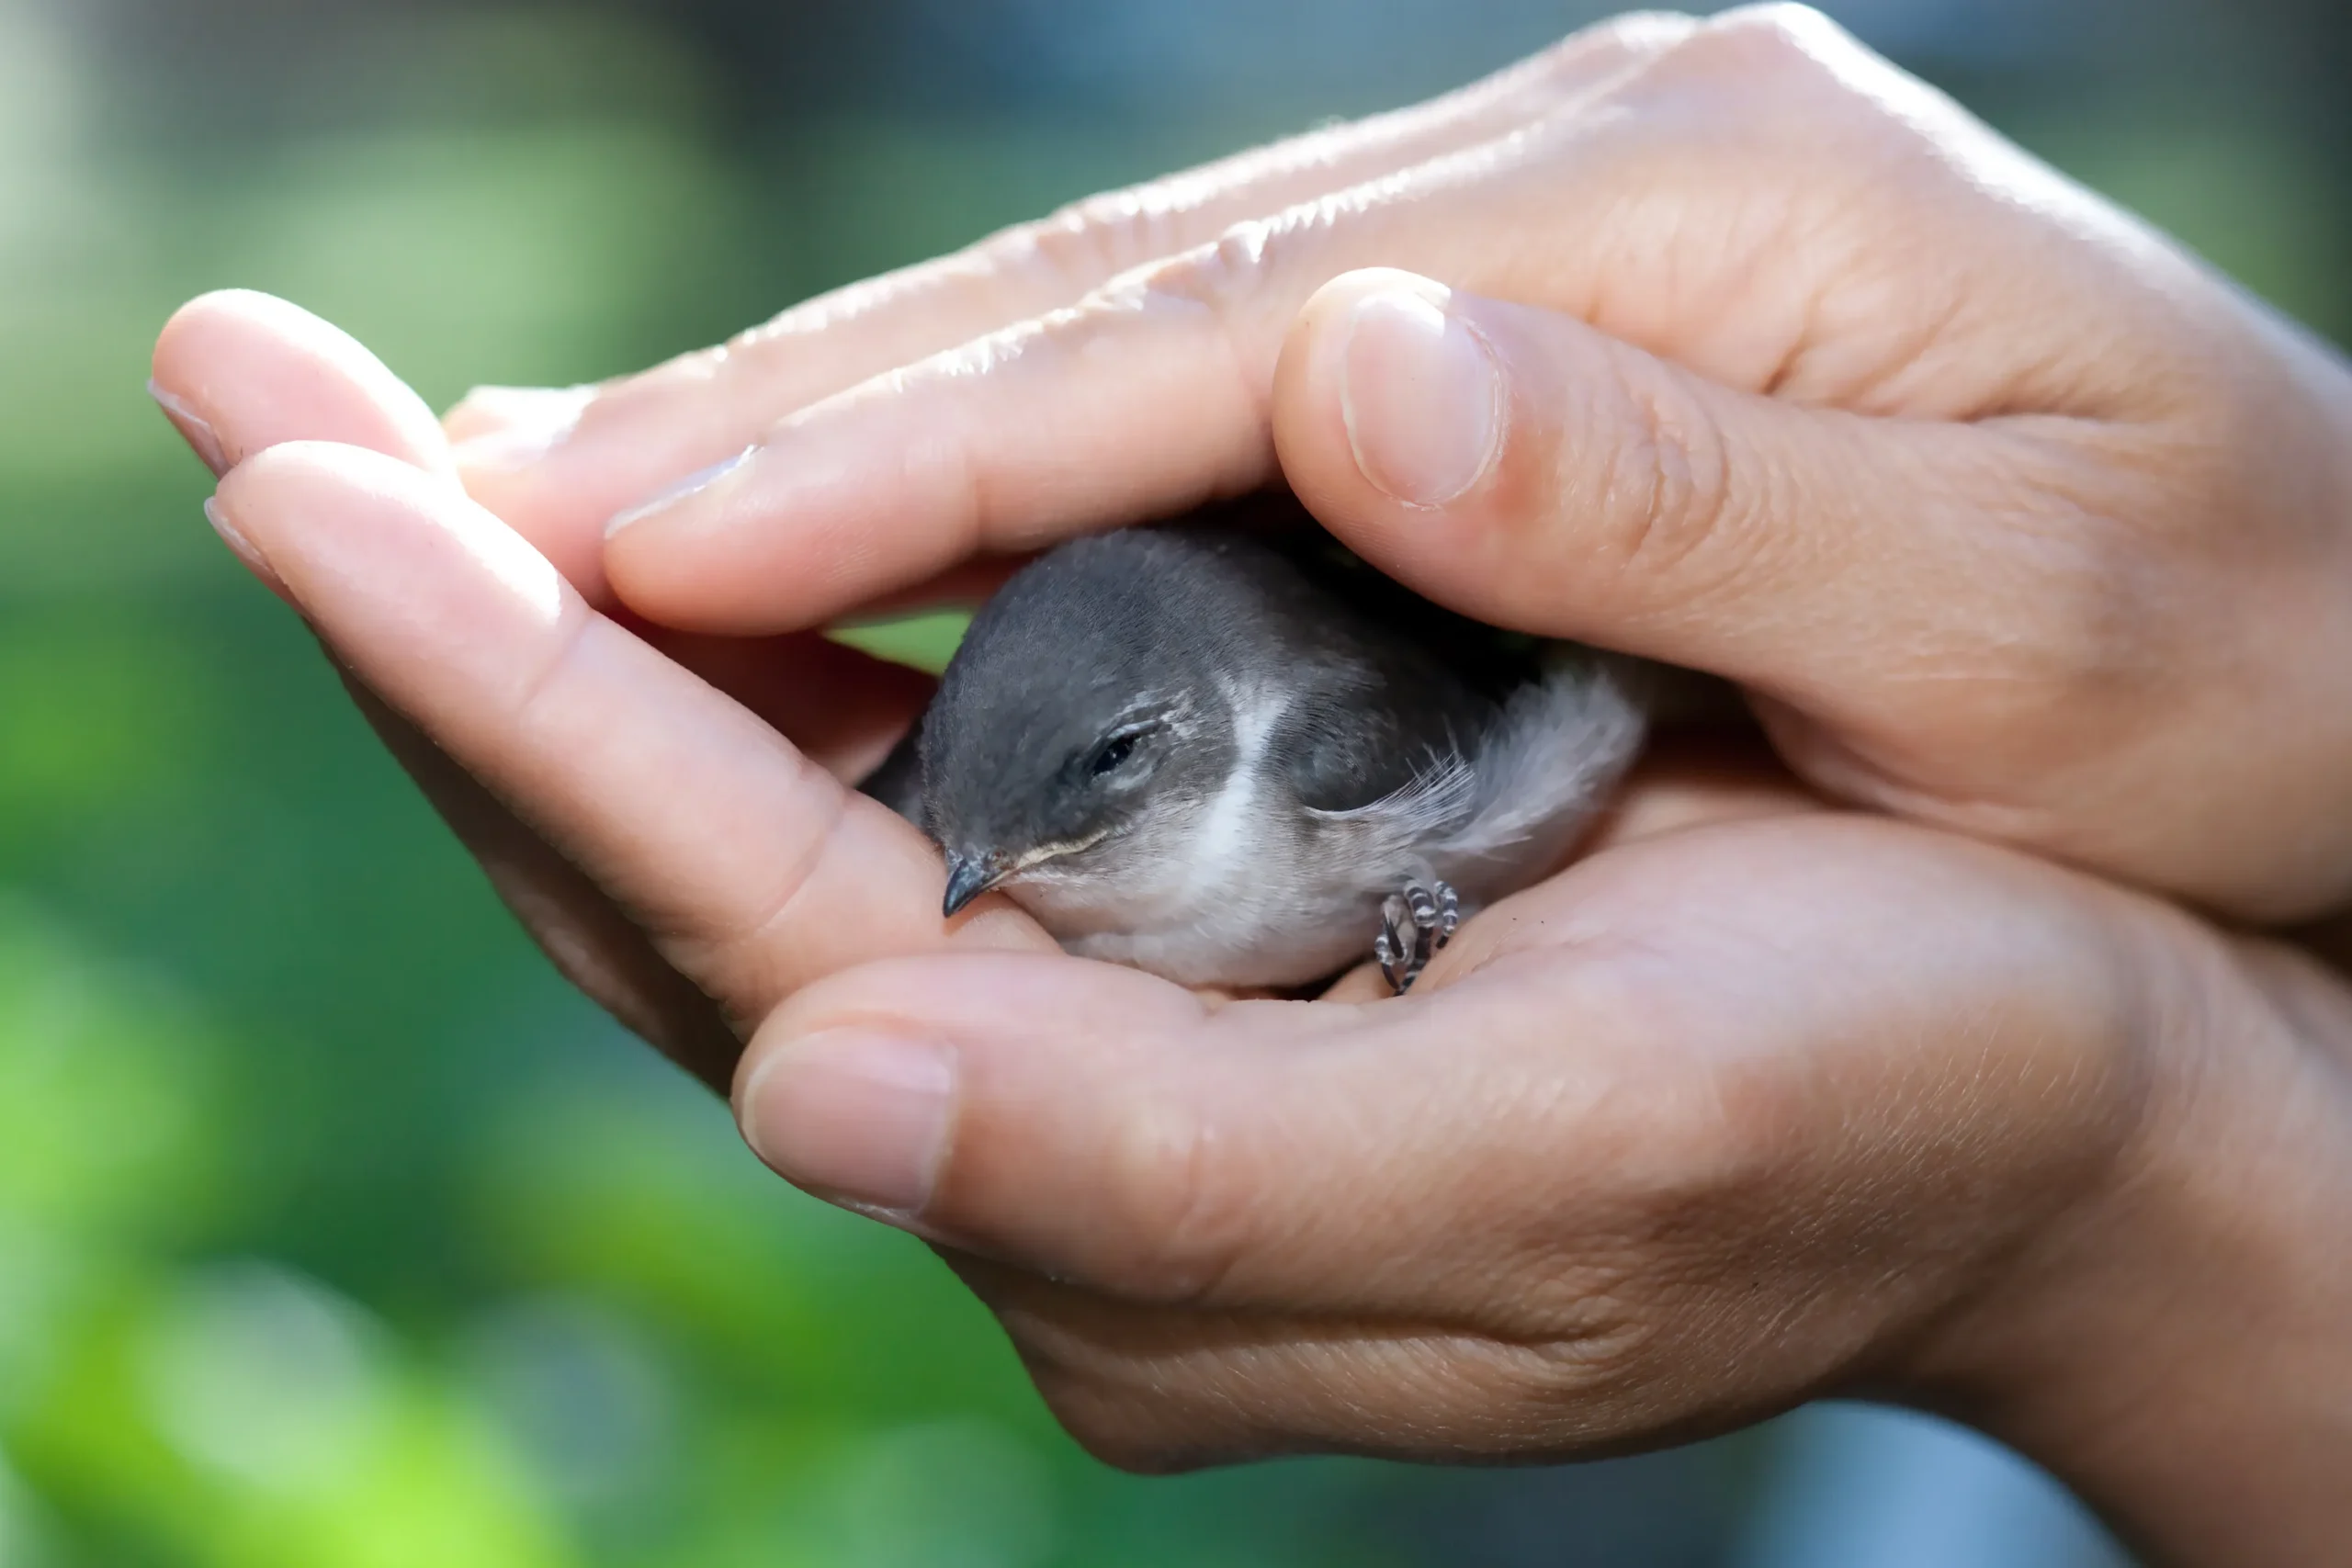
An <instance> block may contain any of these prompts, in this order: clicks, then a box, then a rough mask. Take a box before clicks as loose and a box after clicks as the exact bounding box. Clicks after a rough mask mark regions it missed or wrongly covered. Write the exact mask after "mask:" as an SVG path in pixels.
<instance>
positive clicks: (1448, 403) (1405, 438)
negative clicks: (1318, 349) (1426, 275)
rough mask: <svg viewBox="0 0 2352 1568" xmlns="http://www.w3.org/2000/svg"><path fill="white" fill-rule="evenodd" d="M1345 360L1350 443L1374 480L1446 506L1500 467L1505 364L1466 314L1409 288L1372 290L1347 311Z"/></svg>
mask: <svg viewBox="0 0 2352 1568" xmlns="http://www.w3.org/2000/svg"><path fill="white" fill-rule="evenodd" d="M1340 364H1341V370H1340V412H1341V414H1342V416H1343V417H1344V418H1345V420H1346V422H1347V427H1348V445H1349V446H1350V447H1351V449H1352V450H1353V451H1354V453H1355V459H1356V467H1357V468H1358V469H1359V470H1361V471H1362V472H1363V477H1364V479H1366V480H1368V481H1369V482H1370V483H1371V484H1372V485H1373V486H1374V488H1375V489H1377V490H1379V491H1382V492H1383V493H1385V494H1386V495H1388V496H1390V497H1392V498H1393V499H1395V500H1397V501H1401V502H1404V503H1405V504H1407V505H1408V506H1418V507H1439V506H1443V505H1445V504H1446V503H1447V502H1451V501H1453V500H1456V499H1458V498H1459V497H1461V496H1462V495H1464V493H1466V492H1467V491H1469V490H1470V489H1471V488H1472V487H1473V486H1475V485H1476V484H1477V483H1478V481H1479V480H1481V479H1485V478H1486V477H1487V470H1488V469H1489V468H1493V467H1494V463H1495V459H1496V457H1497V456H1498V453H1499V452H1500V451H1501V448H1502V425H1503V418H1502V415H1503V378H1502V371H1501V367H1499V366H1498V364H1497V363H1496V360H1495V355H1494V350H1493V349H1492V347H1491V346H1489V345H1488V344H1487V340H1486V339H1485V338H1483V337H1481V336H1480V335H1479V334H1478V333H1477V332H1476V330H1475V329H1473V328H1472V327H1471V326H1470V325H1469V324H1468V323H1467V322H1465V321H1462V320H1461V319H1460V318H1459V317H1457V316H1455V315H1454V314H1453V313H1452V312H1451V311H1449V310H1445V309H1443V308H1442V306H1440V305H1439V304H1437V303H1436V302H1435V301H1433V300H1431V299H1429V298H1428V297H1427V296H1425V295H1423V294H1420V293H1419V292H1416V291H1414V290H1411V289H1407V288H1392V289H1386V290H1383V291H1382V292H1380V293H1376V294H1369V295H1366V296H1365V297H1364V298H1363V299H1360V300H1358V301H1357V302H1356V308H1355V310H1354V311H1353V313H1352V314H1351V315H1350V317H1349V318H1348V336H1347V342H1346V344H1344V345H1343V347H1342V350H1341V360H1340Z"/></svg>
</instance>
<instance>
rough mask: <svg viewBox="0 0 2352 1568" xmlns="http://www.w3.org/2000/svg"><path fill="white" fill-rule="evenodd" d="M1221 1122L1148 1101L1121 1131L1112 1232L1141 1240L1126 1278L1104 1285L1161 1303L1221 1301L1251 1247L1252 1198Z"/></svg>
mask: <svg viewBox="0 0 2352 1568" xmlns="http://www.w3.org/2000/svg"><path fill="white" fill-rule="evenodd" d="M1230 1169H1231V1166H1230V1157H1229V1152H1228V1150H1227V1145H1225V1143H1224V1142H1223V1140H1222V1139H1221V1138H1220V1137H1219V1135H1218V1132H1217V1129H1216V1124H1215V1123H1214V1122H1210V1121H1208V1120H1207V1119H1205V1118H1204V1117H1203V1116H1201V1115H1199V1114H1198V1113H1196V1112H1194V1111H1190V1110H1187V1109H1185V1108H1183V1107H1182V1106H1180V1105H1169V1104H1150V1103H1145V1104H1143V1105H1141V1106H1139V1107H1138V1108H1137V1109H1136V1111H1133V1112H1131V1113H1129V1114H1128V1116H1127V1117H1126V1118H1125V1122H1124V1123H1123V1124H1122V1125H1121V1126H1120V1127H1119V1129H1118V1131H1117V1133H1116V1134H1115V1140H1114V1149H1113V1156H1112V1160H1111V1207H1112V1211H1113V1216H1112V1223H1113V1225H1114V1234H1117V1235H1123V1236H1128V1237H1132V1238H1134V1240H1133V1243H1132V1246H1133V1250H1132V1251H1131V1252H1130V1254H1129V1255H1128V1256H1127V1257H1126V1258H1124V1259H1121V1260H1120V1262H1119V1264H1118V1268H1119V1271H1120V1273H1121V1275H1122V1276H1123V1277H1122V1278H1119V1279H1115V1280H1108V1281H1106V1283H1109V1284H1112V1285H1114V1287H1117V1288H1119V1289H1120V1290H1121V1292H1122V1293H1124V1294H1127V1295H1130V1296H1133V1297H1136V1298H1139V1299H1143V1300H1147V1301H1150V1302H1152V1303H1159V1304H1163V1305H1172V1306H1191V1305H1196V1304H1199V1303H1204V1302H1205V1301H1208V1300H1210V1299H1211V1298H1213V1297H1215V1296H1216V1294H1217V1293H1218V1292H1219V1290H1220V1289H1221V1288H1222V1287H1223V1285H1224V1284H1225V1282H1226V1281H1227V1280H1228V1279H1229V1278H1230V1277H1231V1276H1232V1274H1233V1271H1234V1269H1235V1268H1236V1267H1237V1266H1238V1263H1239V1261H1240V1259H1241V1258H1242V1257H1243V1256H1244V1255H1245V1253H1246V1252H1247V1250H1248V1247H1249V1244H1250V1234H1251V1219H1250V1215H1251V1203H1250V1196H1249V1194H1248V1192H1247V1190H1246V1184H1244V1183H1239V1182H1236V1181H1234V1180H1232V1179H1231V1178H1230V1174H1229V1173H1230Z"/></svg>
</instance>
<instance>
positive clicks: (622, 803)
mask: <svg viewBox="0 0 2352 1568" xmlns="http://www.w3.org/2000/svg"><path fill="white" fill-rule="evenodd" d="M154 390H155V392H156V394H157V397H158V400H160V401H161V402H162V403H163V404H164V412H166V413H167V414H168V415H169V416H170V417H171V418H172V419H173V421H174V423H176V424H177V425H178V426H179V428H180V430H181V432H182V434H185V435H186V436H187V438H188V442H189V445H190V446H193V447H194V448H195V449H196V451H197V453H198V456H199V457H202V458H203V459H204V460H205V462H206V463H207V464H208V465H209V467H211V468H212V469H213V470H214V471H215V473H216V474H221V475H225V476H229V477H228V478H227V479H226V482H225V483H224V485H223V489H222V491H221V493H220V496H219V497H217V498H216V500H215V501H214V502H213V504H212V505H211V506H210V507H209V508H208V511H209V513H211V515H212V516H213V518H214V521H215V524H216V526H218V527H220V531H221V533H222V536H223V537H224V539H225V540H226V541H227V542H228V543H229V545H230V546H231V547H232V548H233V549H234V550H236V552H237V553H238V554H239V556H240V557H242V558H243V559H244V561H245V563H246V564H247V565H248V566H249V567H250V568H252V569H253V570H254V571H255V573H256V574H257V575H259V576H260V577H261V578H262V580H263V581H265V582H266V583H268V584H269V585H270V586H271V587H272V588H273V589H274V590H275V591H276V592H277V593H278V594H279V595H280V596H281V597H283V598H285V599H286V600H288V603H289V604H292V605H293V606H294V607H295V608H296V609H297V610H299V611H300V613H301V614H302V615H304V616H305V617H306V618H307V619H308V620H309V621H310V623H311V626H312V628H313V629H314V630H315V631H316V632H317V633H318V634H319V636H320V637H321V639H322V642H323V643H324V644H325V646H326V649H327V651H328V654H329V656H330V657H331V658H332V659H333V660H334V661H335V662H336V664H337V666H338V668H339V669H340V670H341V671H342V672H343V674H344V676H345V682H346V684H347V685H348V686H349V687H350V689H351V691H352V694H353V696H354V697H355V698H356V700H357V702H358V703H359V705H360V707H361V709H362V711H363V712H365V713H366V715H367V716H368V720H369V722H370V723H371V724H373V725H374V726H375V728H376V729H377V731H378V733H379V734H380V735H381V736H382V737H383V739H384V740H385V742H386V744H387V745H388V746H389V747H390V750H392V752H393V753H394V755H395V756H397V757H398V758H399V759H400V761H401V764H402V765H403V766H404V767H405V768H406V769H407V770H408V771H409V773H411V775H412V776H413V777H414V778H415V780H416V781H417V783H418V784H419V785H420V786H421V787H422V788H423V789H424V793H425V795H427V796H428V797H429V798H430V799H431V800H432V802H433V804H434V806H435V808H436V809H438V810H439V811H440V813H441V815H442V816H443V818H445V819H446V820H447V822H448V823H449V825H450V827H451V828H452V829H454V830H455V831H456V832H457V834H458V837H459V838H460V839H461V840H464V842H465V843H466V846H467V847H468V849H469V850H470V851H471V852H473V854H474V855H475V857H476V858H477V859H478V860H480V861H481V864H482V867H483V869H484V871H485V872H486V873H487V874H488V875H489V877H490V880H491V882H492V885H493V886H495V887H496V889H497V891H498V893H499V896H500V897H502V898H503V900H504V901H505V902H506V904H507V905H508V907H509V908H512V909H513V910H514V912H515V915H516V917H517V918H518V919H520V920H521V921H522V923H523V924H524V926H525V927H526V929H527V930H528V931H530V933H531V935H532V936H533V938H534V939H535V940H536V941H537V942H538V944H539V945H540V947H541V948H542V949H544V950H545V951H546V953H548V957H549V958H550V959H551V960H552V961H553V962H554V963H555V964H556V965H557V967H558V968H559V969H560V970H561V971H562V972H563V974H564V975H565V976H567V977H568V978H570V979H571V981H572V982H573V983H575V984H576V985H578V986H579V987H581V988H582V990H584V991H586V992H587V993H588V994H589V995H590V996H591V997H593V998H595V1000H596V1001H598V1002H599V1003H600V1004H602V1005H603V1006H604V1007H605V1008H606V1009H607V1010H610V1011H611V1012H612V1013H613V1014H614V1015H615V1016H616V1017H617V1018H619V1019H620V1020H621V1021H622V1022H623V1023H625V1024H627V1025H628V1026H629V1027H630V1028H631V1029H633V1030H635V1031H637V1032H638V1033H639V1034H640V1035H642V1036H643V1037H645V1038H646V1039H648V1040H650V1041H651V1042H652V1043H654V1044H656V1045H657V1046H659V1047H660V1048H661V1049H662V1051H663V1052H665V1053H666V1054H668V1055H670V1056H672V1057H673V1059H675V1060H676V1061H677V1062H679V1063H680V1065H682V1066H685V1067H686V1068H687V1069H688V1070H689V1071H692V1072H694V1073H695V1075H697V1076H698V1077H702V1078H703V1079H704V1080H705V1081H707V1082H708V1083H709V1084H711V1085H712V1086H713V1087H714V1088H717V1089H721V1090H723V1089H725V1088H726V1086H727V1084H728V1082H729V1078H730V1077H732V1075H733V1072H734V1068H735V1063H736V1059H737V1056H738V1055H739V1054H740V1052H741V1032H743V1031H747V1030H748V1029H749V1028H750V1027H751V1026H752V1024H754V1023H756V1022H757V1021H758V1020H759V1019H760V1018H761V1017H763V1016H764V1015H765V1013H766V1011H767V1010H768V1009H769V1008H771V1007H773V1006H774V1005H775V1001H776V1000H777V999H778V998H781V997H783V996H785V995H787V994H789V992H790V991H791V990H792V989H793V988H795V987H797V986H799V985H802V984H805V983H806V982H807V981H809V980H811V979H814V978H816V977H818V976H821V975H825V974H829V973H831V971H832V970H834V969H836V968H839V967H840V966H842V964H847V963H853V962H855V961H857V960H860V959H864V958H872V957H877V956H881V955H884V954H888V953H910V952H918V951H921V950H922V949H923V948H925V947H928V946H933V945H938V944H941V943H944V942H951V941H969V942H1004V943H1013V944H1022V943H1028V944H1031V945H1049V944H1047V943H1046V938H1045V937H1044V935H1043V933H1041V932H1039V931H1036V929H1035V927H1034V926H1032V925H1030V924H1029V922H1028V921H1027V920H1026V919H1023V917H1021V916H1019V915H1018V914H1016V913H1015V912H1013V911H1012V909H1011V908H1009V907H1008V906H1006V905H1004V904H1003V901H1002V900H1001V899H992V900H989V901H988V904H987V907H985V908H980V909H977V910H975V911H974V913H973V914H972V915H971V916H970V917H968V918H967V919H965V920H962V921H959V922H957V923H956V925H955V926H954V927H952V928H943V927H942V925H941V923H940V921H939V919H938V913H937V910H938V902H939V896H938V883H939V870H938V858H937V856H936V854H935V853H934V852H933V851H932V850H931V849H930V847H929V846H928V845H926V844H925V843H924V842H923V841H922V839H921V837H920V836H919V835H917V834H916V833H915V832H914V831H913V829H910V828H908V827H906V826H905V824H903V823H901V822H900V821H899V819H898V818H895V817H893V816H891V815H890V814H889V813H888V812H887V811H884V810H882V809H881V808H880V807H876V806H875V805H874V804H873V803H872V802H871V801H868V800H865V798H863V797H862V796H858V795H854V794H853V793H852V792H851V791H850V790H849V789H848V788H847V787H845V785H844V784H842V779H844V778H847V779H852V780H854V779H855V778H857V777H860V776H862V775H863V774H864V773H866V772H867V771H868V770H870V769H871V768H872V767H873V766H874V765H875V763H876V762H877V761H879V760H880V759H881V757H882V756H883V754H884V753H885V752H886V751H887V750H888V749H889V747H890V746H891V744H892V743H893V742H894V740H895V739H896V737H897V735H898V733H899V731H900V730H902V729H904V728H905V727H906V725H907V724H908V723H909V722H910V720H911V718H912V717H913V716H914V715H915V714H916V713H917V712H919V711H920V710H921V708H922V704H923V703H924V702H925V701H927V700H928V698H929V695H930V690H931V682H929V681H928V680H926V679H924V678H923V677H922V676H919V675H917V674H916V673H915V672H914V671H909V670H906V669H904V668H901V667H899V666H897V665H893V664H888V663H884V662H882V661H880V660H872V659H868V658H866V657H865V655H863V654H860V653H857V652H855V651H854V650H852V649H847V648H843V647H841V646H839V645H838V644H835V643H831V642H829V641H827V640H825V639H823V638H821V637H816V636H813V635H808V636H786V637H764V638H749V639H746V638H713V637H693V636H682V635H676V634H663V633H661V632H659V631H658V630H656V629H654V628H650V627H645V626H641V625H638V624H636V623H634V622H630V621H628V618H627V617H625V616H624V617H622V618H620V619H615V618H613V617H612V616H610V615H605V614H604V613H601V612H600V611H599V610H598V609H597V608H596V607H595V606H594V605H592V604H589V603H588V602H587V601H585V600H583V599H582V597H581V595H580V594H579V593H578V592H576V591H574V590H573V589H572V588H571V586H570V585H569V584H567V583H566V582H565V581H562V579H561V578H560V576H559V575H558V574H557V573H556V571H555V570H553V569H552V568H551V567H550V566H549V565H548V561H547V559H546V558H544V557H542V556H541V555H539V554H538V553H537V551H536V550H535V549H534V548H533V547H532V546H531V545H530V544H529V543H528V542H527V541H526V540H524V539H522V538H520V537H519V536H516V535H515V533H514V532H513V531H512V530H510V529H509V528H507V527H506V526H505V525H503V524H502V523H500V522H499V521H498V520H497V519H496V518H494V517H492V516H490V515H489V514H488V513H484V512H483V511H482V510H481V508H480V507H479V506H477V505H475V504H473V503H472V502H469V501H468V500H467V498H466V496H465V493H464V491H462V490H461V489H459V487H458V483H457V481H456V479H455V478H454V477H453V472H452V468H451V463H450V458H449V453H448V448H447V443H446V441H445V440H444V439H443V437H442V434H441V432H440V429H439V427H438V425H437V424H436V423H435V421H434V419H433V416H432V415H431V413H430V412H427V411H426V409H425V407H424V404H423V403H422V402H421V401H419V400H418V399H417V398H416V395H415V394H414V393H413V391H411V390H410V389H408V388H407V387H406V386H405V385H404V384H403V383H401V381H400V379H399V378H397V377H395V376H394V375H393V374H392V373H391V372H390V371H389V370H387V369H386V368H385V367H383V366H382V365H381V364H380V363H379V361H378V360H377V359H376V358H375V356H374V355H371V354H369V353H368V351H367V350H366V349H365V348H363V347H361V346H360V345H359V344H356V343H355V342H353V341H352V340H351V339H350V338H349V337H348V336H346V335H345V334H344V333H341V332H338V331H337V330H335V329H334V327H332V326H330V325H328V324H327V323H326V322H324V321H320V320H319V319H318V318H317V317H315V316H312V315H310V314H309V313H308V312H306V311H303V310H299V309H297V308H295V307H294V306H291V305H288V304H287V303H286V302H284V301H282V300H277V299H270V298H268V297H266V296H264V295H257V294H247V293H227V294H218V295H210V296H207V297H206V298H204V299H198V300H197V301H195V302H194V303H192V304H190V305H188V306H187V307H185V308H184V309H183V310H180V311H179V312H178V313H177V314H176V315H175V317H174V318H173V320H172V321H171V323H170V324H169V325H168V326H167V327H166V328H165V329H164V333H163V336H162V339H161V341H160V343H159V344H158V345H157V348H156V354H155V383H154ZM606 608H608V609H609V608H610V606H609V605H608V606H606ZM640 634H643V635H640ZM583 814H585V815H586V816H588V817H593V818H595V819H596V820H597V821H598V822H600V823H601V824H602V830H603V832H604V834H605V837H603V838H601V839H600V838H598V837H597V835H596V834H595V833H593V832H592V833H589V834H587V835H586V836H585V837H583V836H582V832H581V830H580V824H581V822H582V819H583Z"/></svg>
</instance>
